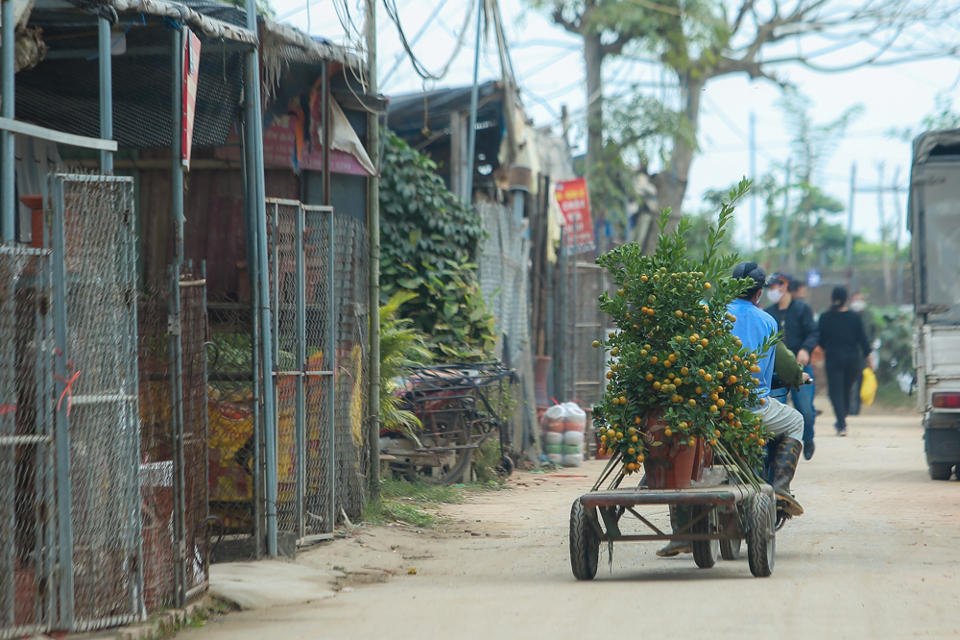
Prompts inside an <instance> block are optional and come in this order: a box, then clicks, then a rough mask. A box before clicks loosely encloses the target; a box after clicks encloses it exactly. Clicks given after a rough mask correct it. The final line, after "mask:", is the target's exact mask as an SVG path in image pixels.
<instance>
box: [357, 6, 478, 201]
mask: <svg viewBox="0 0 960 640" xmlns="http://www.w3.org/2000/svg"><path fill="white" fill-rule="evenodd" d="M369 1H371V0H368V2H369ZM482 23H483V0H481V1H480V2H477V40H476V49H474V51H473V89H472V90H471V91H470V131H469V132H467V136H469V137H468V138H467V140H468V142H467V168H466V172H467V175H466V176H465V179H464V181H463V184H464V189H463V199H464V200H465V201H466V203H467V206H472V204H473V164H474V157H475V156H476V155H477V100H478V95H479V91H480V87H479V86H478V85H477V78H478V76H479V75H480V26H481V24H482Z"/></svg>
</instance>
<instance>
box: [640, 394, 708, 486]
mask: <svg viewBox="0 0 960 640" xmlns="http://www.w3.org/2000/svg"><path fill="white" fill-rule="evenodd" d="M662 416H663V410H662V409H658V410H655V411H652V412H650V414H648V415H647V419H646V420H645V421H644V423H643V428H642V431H643V432H644V433H645V434H647V435H648V436H649V437H650V438H652V442H661V443H662V444H661V445H660V446H657V447H653V446H651V447H648V455H647V456H646V458H645V459H644V461H643V470H644V472H645V473H646V474H647V487H649V488H650V489H687V488H689V487H690V482H691V481H692V480H693V477H694V467H695V466H699V465H697V448H698V447H696V446H694V447H688V446H687V444H686V442H682V443H681V442H680V441H679V439H678V438H676V437H675V436H670V437H669V438H668V437H667V436H665V435H664V434H663V431H664V429H666V428H667V425H666V424H665V423H663V422H661V421H660V418H661V417H662ZM701 460H702V458H701ZM701 473H702V470H701Z"/></svg>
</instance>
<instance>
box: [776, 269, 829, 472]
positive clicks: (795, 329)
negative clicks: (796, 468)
mask: <svg viewBox="0 0 960 640" xmlns="http://www.w3.org/2000/svg"><path fill="white" fill-rule="evenodd" d="M765 286H766V289H767V299H768V300H770V302H772V303H773V304H771V305H770V306H768V307H767V308H766V309H765V311H766V312H767V313H769V314H770V315H772V316H773V318H774V320H776V321H777V328H778V330H779V331H782V332H783V342H784V344H785V345H786V346H787V349H789V350H790V351H792V352H793V353H795V354H796V356H797V361H798V362H799V363H800V364H801V365H803V372H804V373H806V374H807V375H808V376H809V377H811V378H812V377H813V368H812V367H811V366H810V354H812V353H813V350H814V349H816V348H817V343H818V342H819V340H820V329H819V328H818V327H817V323H816V322H815V321H814V319H813V310H812V309H811V308H810V305H808V304H807V303H806V302H804V301H803V300H802V299H800V298H798V297H797V295H796V294H797V293H799V292H800V290H801V289H803V288H804V287H805V285H804V283H803V282H801V281H799V280H795V279H794V278H793V276H791V275H790V274H787V273H775V274H773V275H772V276H770V279H769V280H768V281H767V283H766V285H765ZM815 394H816V389H815V388H814V386H813V385H812V384H810V385H804V386H802V387H800V389H791V390H790V393H789V396H790V401H791V402H792V403H793V406H794V408H795V409H796V410H797V411H799V412H800V415H802V416H803V458H804V459H805V460H809V459H810V458H812V457H813V451H814V446H815V445H814V441H813V437H814V423H815V422H816V419H817V411H816V409H814V408H813V398H814V395H815ZM786 395H787V394H786V393H783V394H782V396H783V397H777V399H778V400H780V401H781V402H786Z"/></svg>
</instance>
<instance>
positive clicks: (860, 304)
mask: <svg viewBox="0 0 960 640" xmlns="http://www.w3.org/2000/svg"><path fill="white" fill-rule="evenodd" d="M850 308H851V309H853V310H854V311H856V312H857V313H860V312H861V311H863V310H864V309H866V308H867V303H866V302H865V301H863V300H854V301H853V302H851V303H850Z"/></svg>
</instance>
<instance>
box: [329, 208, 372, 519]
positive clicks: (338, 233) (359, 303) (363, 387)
mask: <svg viewBox="0 0 960 640" xmlns="http://www.w3.org/2000/svg"><path fill="white" fill-rule="evenodd" d="M333 246H334V248H335V250H334V267H333V280H332V284H333V288H334V298H333V304H334V314H333V322H334V323H335V328H334V329H335V330H334V336H335V339H336V346H335V350H334V353H335V356H336V362H335V364H336V377H335V380H336V394H335V396H334V398H335V399H334V402H335V406H334V411H335V420H334V425H335V430H334V435H335V438H334V447H335V454H334V458H335V460H336V465H337V466H336V469H335V470H334V483H335V484H334V494H335V496H336V501H335V503H334V505H335V511H334V513H335V514H337V515H338V516H339V515H340V513H341V510H342V511H343V512H344V513H346V514H347V515H348V516H349V517H350V518H353V519H357V518H359V517H360V515H361V514H362V513H363V507H364V505H365V503H366V477H367V468H368V461H369V455H368V453H369V447H370V444H371V443H370V437H369V431H370V430H369V429H368V428H367V426H368V425H367V420H366V416H367V415H368V412H367V395H368V394H367V391H368V384H369V380H368V379H367V375H368V371H369V369H368V362H369V358H370V357H378V356H379V354H376V355H374V356H371V354H369V353H368V350H367V346H368V344H369V342H368V340H369V334H368V327H369V323H370V322H376V321H377V320H376V318H377V310H376V309H370V308H369V304H368V291H369V283H370V275H369V273H370V271H369V270H370V257H369V244H368V238H367V225H366V222H365V221H364V219H363V218H362V217H358V216H356V215H353V214H351V213H349V212H342V211H341V212H335V213H334V223H333Z"/></svg>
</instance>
